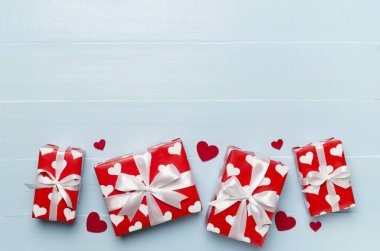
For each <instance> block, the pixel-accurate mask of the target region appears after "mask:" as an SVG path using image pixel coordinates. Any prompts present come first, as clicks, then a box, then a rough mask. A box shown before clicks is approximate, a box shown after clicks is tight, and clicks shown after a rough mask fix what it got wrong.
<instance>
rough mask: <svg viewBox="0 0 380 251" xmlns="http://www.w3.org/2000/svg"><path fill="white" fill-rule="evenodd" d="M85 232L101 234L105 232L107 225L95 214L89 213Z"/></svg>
mask: <svg viewBox="0 0 380 251" xmlns="http://www.w3.org/2000/svg"><path fill="white" fill-rule="evenodd" d="M86 226H87V231H88V232H91V233H102V232H104V231H106V230H107V223H106V222H105V221H103V220H101V219H100V217H99V214H98V213H97V212H91V213H90V214H89V215H88V216H87V223H86Z"/></svg>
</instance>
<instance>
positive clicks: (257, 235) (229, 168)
mask: <svg viewBox="0 0 380 251" xmlns="http://www.w3.org/2000/svg"><path fill="white" fill-rule="evenodd" d="M248 156H250V157H248ZM253 156H255V154H254V153H253V152H247V151H243V150H241V149H239V148H236V147H230V148H229V149H228V150H227V154H226V158H225V164H224V167H223V168H222V170H221V174H220V181H221V183H220V184H223V183H225V182H227V181H228V180H229V179H230V178H231V177H233V176H235V177H236V178H237V179H238V180H239V182H240V183H241V186H248V185H250V182H252V181H254V180H255V178H256V177H252V176H253V174H252V171H253V168H255V167H253V165H252V164H250V163H252V162H250V163H249V162H248V161H247V157H248V158H251V159H252V157H253ZM255 157H257V156H255ZM257 158H259V159H262V158H260V157H257ZM263 159H265V158H263ZM265 160H266V161H268V162H269V165H268V168H267V170H266V173H265V178H264V179H263V180H262V182H261V185H260V186H258V187H257V188H256V189H255V190H254V191H253V193H251V194H252V195H253V196H255V195H259V194H260V193H262V192H268V191H270V192H272V191H273V192H275V194H276V197H277V199H276V204H275V206H274V209H273V210H272V211H273V212H270V211H266V210H265V214H266V215H267V216H268V218H269V219H272V217H273V214H274V211H275V208H276V207H277V202H278V199H279V196H280V194H281V191H282V188H283V185H284V182H285V180H286V176H287V173H288V168H287V166H285V165H284V164H282V163H281V162H278V161H274V160H269V159H265ZM231 164H232V165H231ZM220 184H219V186H220ZM219 186H218V187H219ZM218 191H219V189H217V190H216V194H215V195H214V197H213V199H212V201H214V200H216V199H217V194H218ZM241 203H247V202H241ZM239 207H240V202H236V203H234V204H233V205H232V206H230V207H229V208H227V209H226V210H224V211H222V212H219V213H215V212H216V211H215V210H216V209H215V207H214V206H210V207H209V210H208V215H207V219H206V224H207V230H209V231H212V232H216V233H218V234H221V235H225V236H228V237H230V238H233V239H237V240H240V241H245V242H248V243H250V244H254V245H257V246H262V245H263V244H264V241H265V238H266V235H267V232H268V230H269V225H270V223H269V224H268V225H265V227H264V228H261V229H258V228H256V226H257V224H256V221H255V219H254V217H253V216H252V215H251V216H250V215H248V214H245V215H247V221H246V225H245V226H243V227H244V228H245V230H244V238H242V239H239V238H235V237H234V236H231V234H232V233H231V229H232V223H233V222H234V220H236V215H237V212H238V208H239Z"/></svg>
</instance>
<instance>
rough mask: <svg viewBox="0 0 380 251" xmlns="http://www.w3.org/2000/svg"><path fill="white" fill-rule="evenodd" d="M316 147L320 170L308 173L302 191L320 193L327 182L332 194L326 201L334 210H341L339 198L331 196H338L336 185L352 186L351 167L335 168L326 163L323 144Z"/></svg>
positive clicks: (329, 192) (328, 191)
mask: <svg viewBox="0 0 380 251" xmlns="http://www.w3.org/2000/svg"><path fill="white" fill-rule="evenodd" d="M316 149H317V157H318V161H319V171H311V172H309V173H308V174H307V175H306V178H304V179H302V184H303V185H304V186H307V187H306V188H305V189H304V190H302V192H304V193H311V194H316V195H318V194H319V191H320V188H321V186H322V185H323V184H326V186H327V193H328V196H330V199H326V201H327V202H328V203H329V204H330V206H331V208H332V211H333V212H336V211H339V204H338V202H339V200H338V199H331V196H333V198H336V196H337V194H336V190H335V187H334V185H335V186H338V187H341V188H345V189H346V188H349V187H350V186H351V184H350V179H349V178H350V176H351V171H350V168H349V167H348V166H340V167H338V168H336V169H335V170H333V167H332V166H328V165H327V164H326V156H325V153H324V148H323V145H317V146H316ZM326 197H327V196H326Z"/></svg>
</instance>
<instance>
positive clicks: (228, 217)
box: [226, 215, 235, 225]
mask: <svg viewBox="0 0 380 251" xmlns="http://www.w3.org/2000/svg"><path fill="white" fill-rule="evenodd" d="M234 220H235V216H232V215H227V216H226V222H227V223H228V224H230V225H232V223H234Z"/></svg>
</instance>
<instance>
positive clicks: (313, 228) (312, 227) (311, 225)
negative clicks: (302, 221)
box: [309, 221, 322, 232]
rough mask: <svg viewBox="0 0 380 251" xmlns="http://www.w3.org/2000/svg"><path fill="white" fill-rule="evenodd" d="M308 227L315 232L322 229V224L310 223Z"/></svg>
mask: <svg viewBox="0 0 380 251" xmlns="http://www.w3.org/2000/svg"><path fill="white" fill-rule="evenodd" d="M309 226H310V228H311V229H312V230H313V231H314V232H317V231H318V230H319V229H320V228H321V227H322V223H321V222H320V221H317V222H313V221H312V222H310V224H309Z"/></svg>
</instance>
